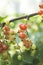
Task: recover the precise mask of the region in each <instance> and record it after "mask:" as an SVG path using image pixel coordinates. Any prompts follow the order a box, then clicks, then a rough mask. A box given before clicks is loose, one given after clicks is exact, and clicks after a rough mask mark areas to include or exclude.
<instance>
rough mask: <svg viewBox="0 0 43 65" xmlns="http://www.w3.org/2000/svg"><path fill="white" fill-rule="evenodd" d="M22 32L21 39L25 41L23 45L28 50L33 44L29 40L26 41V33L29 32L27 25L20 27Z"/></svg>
mask: <svg viewBox="0 0 43 65" xmlns="http://www.w3.org/2000/svg"><path fill="white" fill-rule="evenodd" d="M19 28H20V30H19V31H18V32H19V37H20V38H21V39H22V40H23V43H24V45H25V47H26V48H30V46H31V42H30V41H29V40H26V38H27V35H26V34H25V33H24V31H26V30H27V25H26V24H20V25H19Z"/></svg>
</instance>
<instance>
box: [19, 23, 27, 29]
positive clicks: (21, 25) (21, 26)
mask: <svg viewBox="0 0 43 65" xmlns="http://www.w3.org/2000/svg"><path fill="white" fill-rule="evenodd" d="M19 27H20V29H22V30H26V29H27V25H25V24H20V25H19Z"/></svg>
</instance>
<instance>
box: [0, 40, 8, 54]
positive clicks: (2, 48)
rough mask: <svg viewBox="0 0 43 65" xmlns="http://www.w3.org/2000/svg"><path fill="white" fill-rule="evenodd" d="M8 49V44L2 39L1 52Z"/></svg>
mask: <svg viewBox="0 0 43 65" xmlns="http://www.w3.org/2000/svg"><path fill="white" fill-rule="evenodd" d="M6 50H8V45H6V44H4V43H3V42H2V41H0V53H2V52H3V51H6Z"/></svg>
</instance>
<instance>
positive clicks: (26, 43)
mask: <svg viewBox="0 0 43 65" xmlns="http://www.w3.org/2000/svg"><path fill="white" fill-rule="evenodd" d="M23 42H24V45H25V47H26V48H30V46H31V41H28V40H26V39H24V40H23Z"/></svg>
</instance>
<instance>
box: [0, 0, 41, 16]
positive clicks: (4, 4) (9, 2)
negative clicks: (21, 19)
mask: <svg viewBox="0 0 43 65" xmlns="http://www.w3.org/2000/svg"><path fill="white" fill-rule="evenodd" d="M39 3H41V0H0V16H6V15H14V14H15V13H19V14H21V13H26V14H31V13H34V12H37V11H38V10H39V7H38V5H39Z"/></svg>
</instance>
